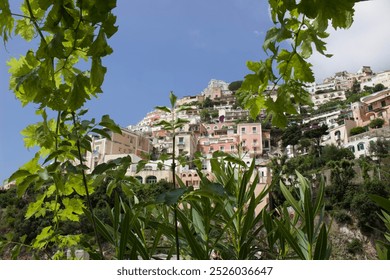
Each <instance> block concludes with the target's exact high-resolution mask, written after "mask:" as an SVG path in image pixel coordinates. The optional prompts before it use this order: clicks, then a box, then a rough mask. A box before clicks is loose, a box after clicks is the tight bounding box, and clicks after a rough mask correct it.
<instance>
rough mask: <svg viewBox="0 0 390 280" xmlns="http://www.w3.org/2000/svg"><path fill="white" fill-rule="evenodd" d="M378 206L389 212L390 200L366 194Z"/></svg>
mask: <svg viewBox="0 0 390 280" xmlns="http://www.w3.org/2000/svg"><path fill="white" fill-rule="evenodd" d="M368 196H369V197H370V198H371V199H372V200H373V201H374V202H375V203H376V204H377V205H378V206H379V207H381V208H383V209H385V210H386V211H387V212H389V213H390V200H389V199H386V198H384V197H381V196H378V195H374V194H370V195H368Z"/></svg>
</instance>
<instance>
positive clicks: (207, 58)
mask: <svg viewBox="0 0 390 280" xmlns="http://www.w3.org/2000/svg"><path fill="white" fill-rule="evenodd" d="M12 2H14V1H12ZM117 4H118V6H117V8H116V9H115V10H114V12H115V14H116V15H117V16H118V21H117V24H118V25H119V31H118V33H117V34H115V35H114V36H113V37H112V38H111V39H110V41H109V42H110V44H111V46H112V47H113V49H114V53H113V54H112V55H111V56H109V57H107V58H106V59H105V60H104V63H105V65H106V66H107V67H108V73H107V75H106V79H105V82H104V86H103V91H104V93H103V94H102V95H101V96H100V97H99V98H98V99H96V100H93V101H90V102H88V103H87V104H86V107H87V108H89V110H90V111H89V114H88V117H90V118H91V117H96V118H98V117H99V116H101V115H103V114H109V115H110V116H111V117H112V118H113V119H114V120H115V121H116V122H117V123H118V124H120V125H121V126H127V125H129V124H136V123H137V122H138V121H140V120H141V119H142V118H143V116H145V114H146V113H148V112H149V111H151V110H152V109H153V108H154V106H156V105H166V104H167V103H168V94H169V92H170V91H171V90H173V91H174V92H175V93H176V95H178V96H179V97H181V96H185V95H195V94H198V93H200V92H201V91H202V90H203V89H204V88H205V87H206V86H207V84H208V82H209V81H210V80H211V79H219V80H225V81H226V82H232V81H235V80H240V79H242V78H243V77H244V76H245V75H246V74H248V73H249V71H248V70H247V68H246V66H245V63H246V61H248V60H259V59H262V58H264V53H263V51H262V48H261V46H262V42H263V39H264V34H265V32H266V30H267V29H268V28H269V27H270V25H271V21H270V19H269V12H268V6H267V1H265V0H245V1H244V0H197V1H188V0H131V1H129V0H118V3H117ZM359 5H360V6H361V7H358V12H357V15H356V22H355V25H356V26H357V27H358V28H357V30H355V29H353V30H352V29H351V30H352V31H342V32H344V33H342V34H341V35H342V37H338V34H339V32H337V33H336V34H332V36H331V37H330V38H329V40H328V41H329V52H331V53H334V54H335V56H334V58H332V59H331V60H329V59H327V60H325V59H324V58H321V57H319V56H316V55H315V56H314V57H313V59H312V61H313V64H314V69H315V71H316V77H317V78H318V79H319V80H321V79H323V78H324V77H326V76H329V75H332V74H333V73H334V72H336V71H341V70H348V71H351V72H354V71H357V70H358V68H359V67H360V66H361V65H371V66H373V69H374V71H381V70H386V69H390V61H388V60H387V61H386V59H388V57H389V50H390V46H389V42H390V38H389V35H390V32H389V31H388V30H387V29H386V28H385V27H387V26H390V23H389V18H390V17H388V13H389V12H390V1H388V0H374V1H371V3H370V2H367V3H361V4H359ZM371 8H372V9H373V10H370V9H371ZM373 11H375V13H373ZM369 12H370V13H369ZM373 15H375V16H373ZM355 25H354V26H355ZM359 27H360V28H359ZM362 29H363V30H362ZM374 31H375V32H374ZM363 32H364V33H363ZM376 32H378V34H379V35H377V36H375V37H370V36H373V35H375V34H376ZM370 42H379V44H377V45H378V46H376V47H379V45H380V49H379V50H378V49H376V48H375V44H370V45H368V46H367V47H366V45H365V44H366V43H367V44H368V43H370ZM347 43H348V44H347ZM349 45H350V46H351V48H352V49H353V51H354V52H357V53H358V56H357V57H356V56H355V57H354V58H349V59H348V60H343V58H344V57H348V56H347V54H351V49H347V50H346V49H345V47H346V46H349ZM356 46H359V49H357V48H356ZM27 48H28V47H27V46H26V45H24V44H23V43H21V41H20V40H17V39H12V40H10V42H9V43H8V44H7V46H6V49H5V48H4V46H3V45H0V129H1V134H0V184H1V183H2V181H3V180H4V179H6V178H7V176H9V175H10V174H11V173H12V172H13V171H15V170H17V168H18V167H19V166H20V165H22V164H23V163H24V162H26V161H28V160H29V159H30V158H31V157H32V156H33V151H30V152H29V151H27V150H26V149H25V148H24V146H23V140H22V137H21V135H20V131H21V130H22V129H23V128H24V127H25V126H27V125H28V124H30V123H33V122H36V121H39V119H38V118H37V117H36V116H35V115H34V110H35V108H34V106H28V107H26V108H22V107H21V105H20V103H19V102H18V101H17V100H16V99H15V98H14V97H13V95H12V93H11V92H9V90H8V73H7V71H8V69H7V66H6V63H5V61H6V60H8V59H9V58H10V57H12V56H19V55H20V54H25V52H26V50H27ZM32 48H35V46H32ZM368 54H370V56H369V55H368ZM386 64H387V65H386Z"/></svg>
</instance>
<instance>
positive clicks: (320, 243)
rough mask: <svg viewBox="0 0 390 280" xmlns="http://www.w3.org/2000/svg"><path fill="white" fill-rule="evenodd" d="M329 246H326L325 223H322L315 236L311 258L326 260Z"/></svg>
mask: <svg viewBox="0 0 390 280" xmlns="http://www.w3.org/2000/svg"><path fill="white" fill-rule="evenodd" d="M329 253H330V252H329V248H328V233H327V230H326V226H325V224H323V225H322V227H321V230H320V234H319V235H318V237H317V242H316V247H315V251H314V256H313V258H314V259H315V260H327V259H329V256H330V254H329Z"/></svg>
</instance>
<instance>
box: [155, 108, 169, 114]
mask: <svg viewBox="0 0 390 280" xmlns="http://www.w3.org/2000/svg"><path fill="white" fill-rule="evenodd" d="M154 108H155V109H156V110H160V111H163V112H166V113H168V114H170V113H171V109H169V108H168V107H166V106H156V107H154Z"/></svg>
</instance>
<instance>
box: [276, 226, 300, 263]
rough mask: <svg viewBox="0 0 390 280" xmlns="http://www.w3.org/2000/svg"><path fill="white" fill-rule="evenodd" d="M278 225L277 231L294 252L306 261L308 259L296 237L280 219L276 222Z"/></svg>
mask: <svg viewBox="0 0 390 280" xmlns="http://www.w3.org/2000/svg"><path fill="white" fill-rule="evenodd" d="M274 221H275V223H276V224H277V226H278V227H277V230H278V231H279V232H280V234H281V235H282V236H283V238H284V239H286V240H287V242H288V244H290V246H291V248H293V250H294V252H295V253H296V254H297V255H298V256H299V258H300V259H301V260H305V259H306V257H305V255H304V253H303V252H302V249H301V247H300V246H299V244H298V242H297V239H296V238H294V236H293V235H292V234H291V233H290V231H289V230H288V229H287V228H286V227H285V226H284V225H283V223H282V222H280V221H279V220H278V219H275V220H274Z"/></svg>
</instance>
